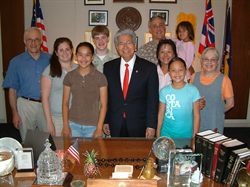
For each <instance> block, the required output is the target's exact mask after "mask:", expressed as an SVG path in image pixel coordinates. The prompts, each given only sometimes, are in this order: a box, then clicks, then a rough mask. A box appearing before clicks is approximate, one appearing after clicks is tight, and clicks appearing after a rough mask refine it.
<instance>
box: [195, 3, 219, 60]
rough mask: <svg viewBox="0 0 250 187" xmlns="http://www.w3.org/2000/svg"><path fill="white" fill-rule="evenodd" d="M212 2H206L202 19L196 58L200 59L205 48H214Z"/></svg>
mask: <svg viewBox="0 0 250 187" xmlns="http://www.w3.org/2000/svg"><path fill="white" fill-rule="evenodd" d="M211 1H212V0H206V14H205V18H204V23H203V28H202V33H201V41H200V46H199V50H198V57H200V58H201V54H202V52H203V51H204V49H206V48H207V47H215V35H214V15H213V9H212V2H211Z"/></svg>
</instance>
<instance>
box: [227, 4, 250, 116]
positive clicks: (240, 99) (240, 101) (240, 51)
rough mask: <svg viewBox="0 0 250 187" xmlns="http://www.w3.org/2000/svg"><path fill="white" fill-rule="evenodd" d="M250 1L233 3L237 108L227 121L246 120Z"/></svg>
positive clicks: (233, 63)
mask: <svg viewBox="0 0 250 187" xmlns="http://www.w3.org/2000/svg"><path fill="white" fill-rule="evenodd" d="M249 7H250V1H249V0H240V1H239V0H233V2H232V24H231V34H232V83H233V89H234V95H235V97H234V98H235V106H234V108H233V109H232V110H231V111H229V112H228V113H227V115H226V118H227V119H246V117H247V107H248V97H249V86H250V76H249V75H250V26H249V23H250V11H249Z"/></svg>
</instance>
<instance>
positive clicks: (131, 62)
mask: <svg viewBox="0 0 250 187" xmlns="http://www.w3.org/2000/svg"><path fill="white" fill-rule="evenodd" d="M135 59H136V56H135V54H134V56H133V58H131V59H130V61H128V62H126V61H125V60H124V59H123V57H121V66H125V64H129V67H131V68H133V67H134V64H135Z"/></svg>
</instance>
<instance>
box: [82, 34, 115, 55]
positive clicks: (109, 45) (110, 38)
mask: <svg viewBox="0 0 250 187" xmlns="http://www.w3.org/2000/svg"><path fill="white" fill-rule="evenodd" d="M112 38H113V37H112V31H109V43H108V49H109V50H110V51H111V52H112V51H113V50H112V49H113V46H112V43H113V42H112ZM84 41H85V42H89V43H91V44H92V45H93V46H94V48H95V44H94V41H93V38H92V36H91V31H85V40H84Z"/></svg>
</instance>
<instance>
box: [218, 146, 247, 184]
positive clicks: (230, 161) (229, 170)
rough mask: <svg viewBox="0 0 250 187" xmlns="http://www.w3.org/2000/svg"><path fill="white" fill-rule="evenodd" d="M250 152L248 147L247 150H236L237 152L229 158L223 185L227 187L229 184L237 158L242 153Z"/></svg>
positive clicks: (232, 153)
mask: <svg viewBox="0 0 250 187" xmlns="http://www.w3.org/2000/svg"><path fill="white" fill-rule="evenodd" d="M247 151H249V149H248V148H247V147H245V148H242V149H236V150H233V151H232V152H231V154H230V156H229V160H228V163H227V167H226V169H225V172H224V174H223V176H222V181H221V183H222V184H223V185H226V184H227V181H228V178H229V176H230V174H231V171H232V168H233V165H234V163H235V160H236V157H237V156H238V155H239V154H241V153H245V152H247Z"/></svg>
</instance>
